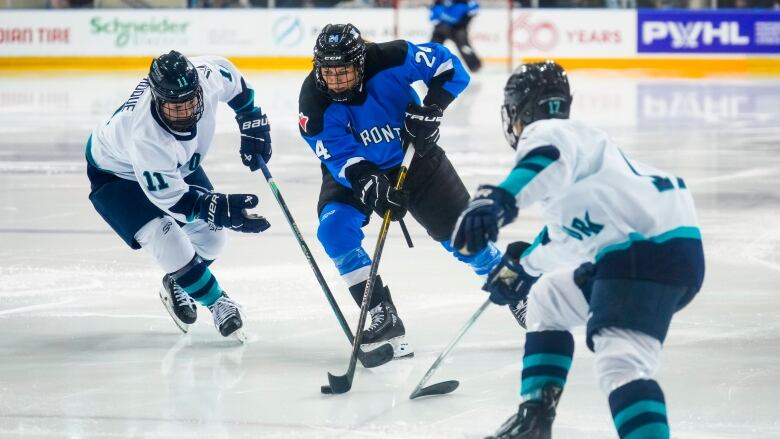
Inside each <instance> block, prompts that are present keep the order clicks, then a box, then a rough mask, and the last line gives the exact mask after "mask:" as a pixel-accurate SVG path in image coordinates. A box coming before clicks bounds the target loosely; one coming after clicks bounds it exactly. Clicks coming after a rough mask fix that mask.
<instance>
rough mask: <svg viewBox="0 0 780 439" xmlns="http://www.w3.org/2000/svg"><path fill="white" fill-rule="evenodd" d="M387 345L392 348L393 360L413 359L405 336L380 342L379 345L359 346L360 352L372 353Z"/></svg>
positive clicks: (410, 347) (412, 350) (411, 350)
mask: <svg viewBox="0 0 780 439" xmlns="http://www.w3.org/2000/svg"><path fill="white" fill-rule="evenodd" d="M387 344H389V345H390V346H392V347H393V360H399V359H402V358H412V357H414V349H412V346H411V345H410V344H409V342H407V341H406V336H403V335H401V336H398V337H393V338H391V339H390V340H386V341H382V342H379V343H368V344H364V345H361V346H360V350H361V351H363V352H372V351H374V350H376V349H378V348H379V347H381V346H385V345H387Z"/></svg>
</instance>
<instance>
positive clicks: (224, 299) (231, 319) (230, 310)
mask: <svg viewBox="0 0 780 439" xmlns="http://www.w3.org/2000/svg"><path fill="white" fill-rule="evenodd" d="M240 310H241V305H239V304H238V303H236V302H234V301H233V299H231V298H230V297H228V295H227V294H225V293H224V292H222V296H221V297H220V298H219V299H217V301H216V302H214V303H212V304H211V305H210V306H209V311H211V315H212V316H213V317H214V326H215V327H216V328H217V329H218V330H219V333H220V334H222V336H223V337H231V336H232V337H233V338H235V339H237V340H238V341H240V342H242V343H243V342H244V341H246V337H245V335H244V331H243V330H242V329H241V328H242V327H243V326H244V322H243V320H241V311H240Z"/></svg>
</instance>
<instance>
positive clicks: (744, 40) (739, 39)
mask: <svg viewBox="0 0 780 439" xmlns="http://www.w3.org/2000/svg"><path fill="white" fill-rule="evenodd" d="M667 38H671V40H672V41H671V46H672V47H673V48H675V49H696V48H698V47H699V44H701V45H703V46H712V45H714V44H716V40H717V41H718V42H719V43H720V45H722V46H746V45H748V44H750V37H748V36H746V35H741V34H740V29H739V22H737V21H722V22H720V23H718V24H717V25H716V24H714V23H712V22H710V21H688V22H684V23H683V22H679V21H645V22H644V23H642V43H644V44H646V45H650V44H653V43H654V42H655V41H657V40H665V39H667Z"/></svg>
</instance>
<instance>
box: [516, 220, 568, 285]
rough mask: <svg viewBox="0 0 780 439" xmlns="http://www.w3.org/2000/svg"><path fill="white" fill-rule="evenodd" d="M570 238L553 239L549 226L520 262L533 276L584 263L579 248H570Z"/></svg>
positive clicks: (521, 257)
mask: <svg viewBox="0 0 780 439" xmlns="http://www.w3.org/2000/svg"><path fill="white" fill-rule="evenodd" d="M568 242H569V240H568V239H564V240H558V239H555V238H553V239H551V238H550V232H549V229H548V228H547V226H545V227H544V228H543V229H542V231H541V232H540V233H539V235H537V237H536V239H535V240H534V242H533V243H532V244H531V246H530V247H528V248H527V249H526V250H525V251H524V252H523V254H522V255H521V256H520V264H521V265H522V266H523V269H525V271H526V272H527V273H528V274H530V275H532V276H541V275H542V274H544V273H548V272H550V271H555V270H559V269H561V268H565V267H569V266H575V265H579V264H580V263H582V258H581V257H580V254H579V251H578V249H577V248H569V245H568Z"/></svg>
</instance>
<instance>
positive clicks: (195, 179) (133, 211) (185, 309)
mask: <svg viewBox="0 0 780 439" xmlns="http://www.w3.org/2000/svg"><path fill="white" fill-rule="evenodd" d="M219 102H226V103H227V104H228V105H229V106H230V107H231V108H232V109H233V110H235V112H236V121H237V122H238V124H239V130H240V132H241V147H240V155H241V159H242V161H243V163H244V165H246V166H249V167H250V169H252V170H255V169H258V168H259V166H260V165H259V160H265V161H268V160H269V159H270V158H271V137H270V127H269V125H268V118H267V117H266V116H265V115H264V114H263V113H262V112H261V110H260V108H258V107H257V106H255V103H254V91H253V90H252V88H250V87H249V85H247V83H246V81H245V80H244V78H243V77H242V76H241V74H240V73H239V71H238V70H237V69H236V67H235V66H234V65H233V64H232V63H231V62H230V61H228V60H227V59H225V58H221V57H216V56H202V57H193V58H192V59H191V60H190V59H187V58H186V57H185V56H183V55H182V54H180V53H178V52H176V51H171V52H170V53H167V54H164V55H161V56H159V57H158V58H156V59H154V60H153V61H152V64H151V67H150V70H149V75H148V77H146V78H144V79H143V80H141V81H140V82H139V83H138V85H137V86H136V87H135V90H133V92H132V93H131V94H130V97H129V98H128V99H127V101H125V102H124V103H123V104H122V105H121V106H120V107H119V108H118V109H117V110H116V111H115V112H114V114H113V115H112V116H111V117H110V118H108V119H107V120H105V121H103V123H101V124H100V125H98V127H97V128H95V130H94V131H93V132H92V134H91V135H90V137H89V140H88V141H87V147H86V159H87V175H88V177H89V181H90V184H91V192H90V195H89V199H90V201H92V204H93V206H94V207H95V210H97V212H98V213H99V214H100V215H101V216H102V217H103V219H104V220H105V221H106V222H107V223H108V224H109V225H110V226H111V228H112V229H113V230H114V231H115V232H116V233H117V234H118V235H119V236H120V237H121V238H122V239H123V240H124V241H125V242H126V243H127V244H128V245H129V246H130V247H131V248H133V249H139V248H143V249H144V250H146V251H147V252H148V253H149V254H150V255H151V256H152V257H153V258H154V259H155V261H156V262H157V264H158V265H159V266H160V267H161V268H162V269H163V270H164V271H165V273H167V274H166V275H165V276H164V277H163V281H162V288H161V290H160V298H161V299H162V301H163V304H164V305H165V306H166V309H167V310H168V312H169V313H170V315H171V317H173V320H174V322H175V323H176V325H177V326H178V327H179V328H180V329H181V330H182V331H183V332H187V330H188V327H189V325H190V324H192V323H194V322H195V319H196V318H197V310H196V305H195V301H197V302H199V303H201V304H202V305H204V306H206V307H207V308H208V309H209V310H210V311H211V313H212V316H213V319H214V325H215V326H216V327H217V329H218V330H219V332H220V333H221V334H222V335H223V336H226V337H227V336H230V335H232V336H234V337H238V338H241V337H242V334H243V331H241V330H240V329H241V327H242V326H243V321H242V317H241V313H240V307H239V305H238V304H237V303H236V302H235V301H234V300H233V299H232V298H230V297H228V295H227V294H225V292H224V291H223V290H222V288H221V287H220V285H219V283H218V282H217V279H216V278H215V277H214V275H213V274H212V273H211V271H210V270H209V265H210V263H211V262H212V261H213V260H214V259H216V257H217V256H218V255H219V253H220V252H221V250H222V248H223V246H224V244H225V238H226V237H225V230H226V229H230V230H235V231H239V232H245V233H258V232H261V231H263V230H265V229H267V228H268V227H269V223H268V221H266V219H265V218H263V217H262V216H257V215H254V214H250V213H248V212H247V209H251V208H254V207H256V206H257V204H258V197H257V196H256V195H253V194H230V195H228V194H223V193H219V192H216V191H214V187H213V186H212V185H211V182H210V181H209V179H208V177H207V176H206V173H205V171H204V170H203V167H202V166H201V165H202V163H203V161H204V160H205V158H206V155H207V154H208V151H209V148H210V147H211V142H212V140H213V138H214V128H215V125H216V111H217V107H218V104H219Z"/></svg>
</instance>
